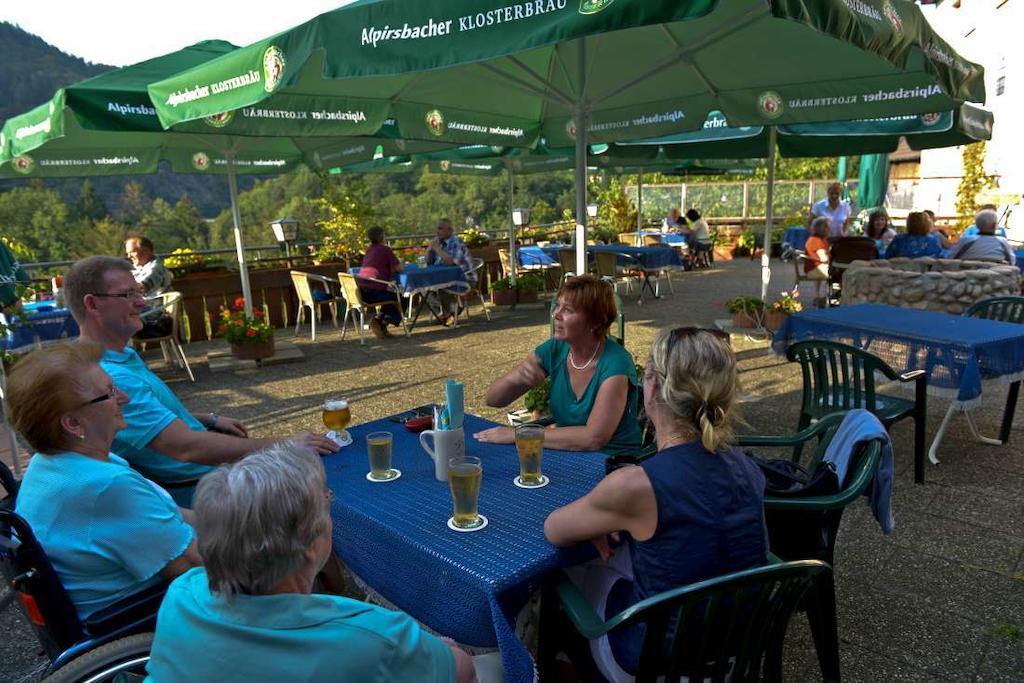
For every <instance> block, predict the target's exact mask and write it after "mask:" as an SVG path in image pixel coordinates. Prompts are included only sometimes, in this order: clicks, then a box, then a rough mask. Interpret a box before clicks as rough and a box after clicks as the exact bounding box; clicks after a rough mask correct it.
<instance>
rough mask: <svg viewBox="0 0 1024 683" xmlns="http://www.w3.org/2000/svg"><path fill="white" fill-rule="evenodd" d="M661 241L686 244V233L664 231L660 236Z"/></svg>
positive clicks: (671, 243)
mask: <svg viewBox="0 0 1024 683" xmlns="http://www.w3.org/2000/svg"><path fill="white" fill-rule="evenodd" d="M661 243H662V244H669V245H676V244H686V235H677V234H676V233H674V232H666V233H664V234H663V235H662V236H661Z"/></svg>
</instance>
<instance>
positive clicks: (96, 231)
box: [75, 216, 128, 256]
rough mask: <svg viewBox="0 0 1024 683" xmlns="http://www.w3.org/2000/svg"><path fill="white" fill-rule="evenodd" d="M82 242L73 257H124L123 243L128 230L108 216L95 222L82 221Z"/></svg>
mask: <svg viewBox="0 0 1024 683" xmlns="http://www.w3.org/2000/svg"><path fill="white" fill-rule="evenodd" d="M82 220H83V222H84V223H85V225H84V226H83V228H84V229H83V231H82V240H81V242H80V245H79V247H78V252H79V253H76V254H75V256H93V255H95V254H102V255H105V256H124V241H125V238H126V237H127V236H128V229H127V228H126V227H125V226H124V225H123V224H122V223H118V222H116V221H115V220H114V219H113V218H111V217H110V216H105V217H104V218H100V219H98V220H95V221H84V219H82Z"/></svg>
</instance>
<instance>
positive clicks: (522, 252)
mask: <svg viewBox="0 0 1024 683" xmlns="http://www.w3.org/2000/svg"><path fill="white" fill-rule="evenodd" d="M516 253H517V254H518V255H519V265H521V266H526V267H529V266H554V265H558V261H557V258H558V255H557V254H555V256H554V258H552V256H551V255H549V254H548V253H547V252H546V251H544V249H542V248H541V247H534V246H526V247H518V248H517V249H516Z"/></svg>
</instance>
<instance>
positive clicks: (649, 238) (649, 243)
mask: <svg viewBox="0 0 1024 683" xmlns="http://www.w3.org/2000/svg"><path fill="white" fill-rule="evenodd" d="M641 237H642V238H643V241H642V246H645V247H657V246H658V245H660V244H661V236H660V235H642V236H641Z"/></svg>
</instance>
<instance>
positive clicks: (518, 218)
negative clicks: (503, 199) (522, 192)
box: [508, 209, 530, 285]
mask: <svg viewBox="0 0 1024 683" xmlns="http://www.w3.org/2000/svg"><path fill="white" fill-rule="evenodd" d="M529 222H530V210H529V209H512V225H513V229H512V231H511V232H509V234H508V258H509V262H510V263H513V264H514V263H518V259H519V255H518V254H517V253H516V235H515V233H516V230H517V229H518V228H521V227H523V226H524V225H526V224H527V223H529ZM508 276H509V278H510V280H509V282H511V283H512V284H513V285H514V284H515V283H516V269H515V267H512V268H511V269H510V272H509V274H508Z"/></svg>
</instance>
